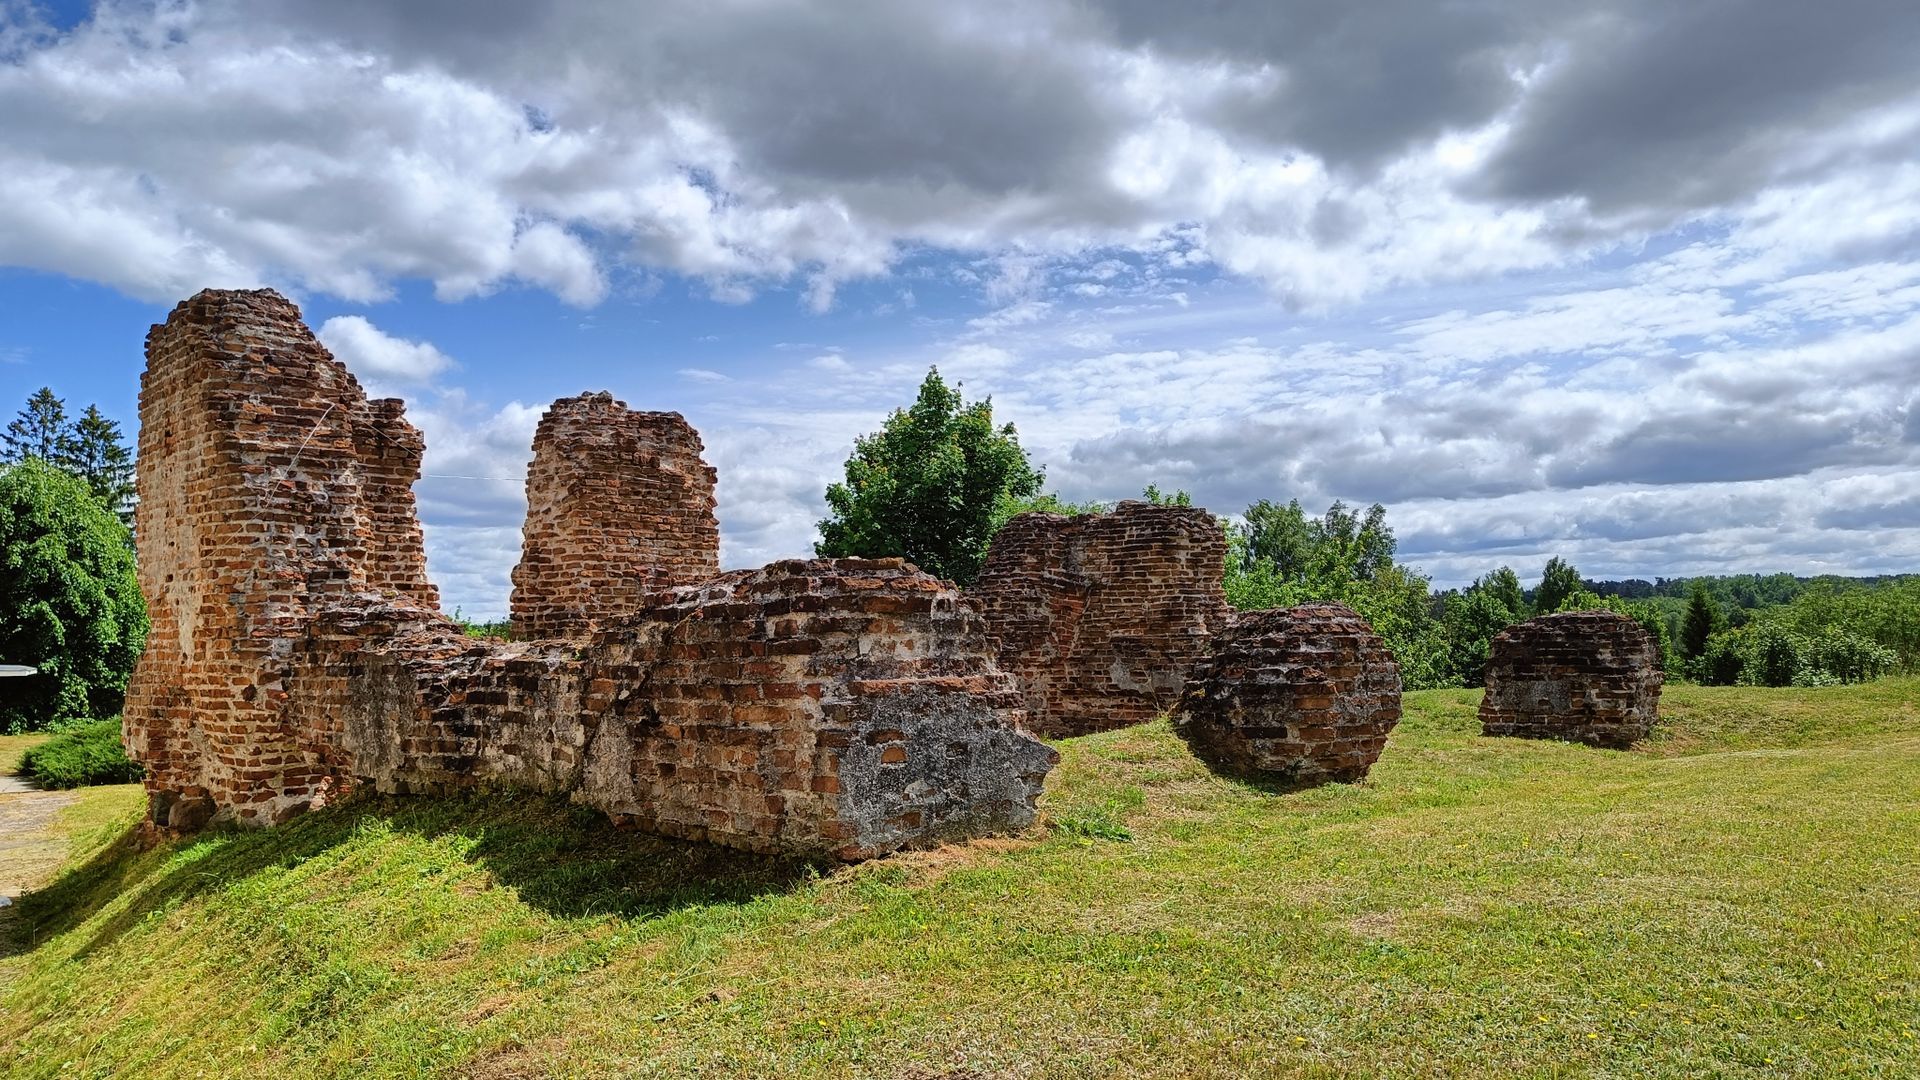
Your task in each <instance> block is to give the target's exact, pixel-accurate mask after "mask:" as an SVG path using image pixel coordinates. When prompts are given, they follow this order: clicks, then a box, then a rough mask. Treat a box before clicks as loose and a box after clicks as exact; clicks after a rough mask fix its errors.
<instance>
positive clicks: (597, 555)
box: [512, 393, 720, 639]
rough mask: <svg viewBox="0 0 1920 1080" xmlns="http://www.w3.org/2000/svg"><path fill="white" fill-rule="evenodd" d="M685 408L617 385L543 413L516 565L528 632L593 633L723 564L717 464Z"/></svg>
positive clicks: (522, 623) (518, 625) (522, 629)
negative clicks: (630, 400)
mask: <svg viewBox="0 0 1920 1080" xmlns="http://www.w3.org/2000/svg"><path fill="white" fill-rule="evenodd" d="M700 451H701V445H700V436H699V434H698V433H697V432H695V431H694V430H693V428H692V427H691V426H690V425H688V423H687V422H686V420H685V419H683V418H682V417H681V415H680V414H679V413H673V412H634V411H631V410H629V409H628V408H627V406H626V403H625V402H621V401H615V400H614V399H613V395H612V394H608V393H598V394H581V395H580V396H578V397H571V398H561V399H560V400H559V401H556V402H554V403H553V407H552V408H550V409H548V410H547V414H546V415H545V416H543V417H541V418H540V426H539V427H538V428H537V429H536V430H535V432H534V435H533V464H532V465H530V466H529V467H528V469H527V522H526V526H525V528H524V530H523V533H522V536H523V540H522V548H521V555H520V564H519V565H518V566H516V567H514V570H513V600H512V616H513V626H514V630H515V632H516V633H517V634H518V635H519V636H520V637H522V638H529V639H533V638H557V637H567V636H570V635H574V634H582V633H586V632H589V631H591V630H592V629H593V628H594V627H595V626H597V625H598V624H599V623H600V622H602V621H603V620H605V619H608V618H612V617H615V616H620V615H630V614H632V613H634V612H636V611H639V610H641V609H642V608H643V607H644V606H645V603H644V600H645V598H646V597H647V595H648V594H650V593H655V592H660V591H663V590H665V589H669V588H672V587H674V586H676V585H691V584H693V583H694V582H697V581H703V580H705V579H707V578H710V577H712V576H713V575H714V574H717V573H719V572H720V526H719V523H718V522H717V521H716V520H715V519H714V516H713V508H714V498H713V486H714V472H713V468H712V466H710V465H708V464H707V463H706V462H705V461H703V460H701V458H700Z"/></svg>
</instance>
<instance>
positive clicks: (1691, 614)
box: [1680, 581, 1720, 660]
mask: <svg viewBox="0 0 1920 1080" xmlns="http://www.w3.org/2000/svg"><path fill="white" fill-rule="evenodd" d="M1719 625H1720V612H1719V610H1718V609H1717V608H1716V607H1715V606H1714V603H1713V597H1712V596H1711V595H1709V594H1708V592H1707V583H1706V582H1704V581H1695V582H1694V583H1693V585H1692V586H1691V587H1690V588H1688V590H1687V614H1686V618H1685V620H1684V621H1683V622H1682V623H1681V627H1680V655H1681V656H1684V657H1686V658H1687V659H1688V660H1697V659H1699V658H1700V657H1701V656H1703V655H1705V653H1706V651H1707V639H1708V638H1710V637H1712V636H1713V633H1714V631H1715V630H1717V629H1719Z"/></svg>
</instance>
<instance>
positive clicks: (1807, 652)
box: [1690, 619, 1899, 686]
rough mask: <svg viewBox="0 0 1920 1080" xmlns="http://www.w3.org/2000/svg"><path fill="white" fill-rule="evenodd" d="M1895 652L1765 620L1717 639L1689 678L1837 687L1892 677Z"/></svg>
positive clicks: (1853, 637)
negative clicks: (1890, 673) (1803, 631)
mask: <svg viewBox="0 0 1920 1080" xmlns="http://www.w3.org/2000/svg"><path fill="white" fill-rule="evenodd" d="M1898 660H1899V657H1898V654H1896V653H1895V652H1894V650H1892V649H1890V648H1887V647H1886V646H1884V645H1878V644H1875V643H1874V642H1873V641H1870V640H1868V639H1867V638H1865V637H1862V636H1860V635H1858V634H1853V633H1849V632H1847V631H1845V630H1842V629H1839V628H1838V627H1826V628H1824V629H1820V630H1816V631H1813V632H1810V633H1802V632H1801V631H1798V630H1795V629H1793V628H1792V627H1790V626H1789V625H1787V624H1786V623H1785V622H1782V621H1775V620H1768V619H1762V620H1759V621H1757V622H1754V623H1751V624H1749V625H1747V626H1743V627H1740V628H1738V629H1734V630H1728V631H1724V632H1721V633H1718V634H1714V635H1713V636H1712V637H1710V638H1708V639H1707V646H1706V651H1705V652H1704V653H1702V654H1701V655H1700V656H1699V657H1698V658H1697V659H1695V660H1694V661H1692V663H1691V665H1690V673H1691V674H1692V675H1693V677H1694V678H1695V679H1696V680H1697V681H1699V682H1703V683H1708V684H1710V685H1717V686H1731V685H1734V684H1736V683H1737V684H1739V685H1742V686H1836V685H1839V684H1841V683H1850V682H1870V681H1872V680H1874V679H1878V678H1880V677H1881V676H1883V675H1886V674H1888V673H1889V672H1891V671H1892V670H1893V669H1894V667H1895V665H1896V664H1897V663H1898Z"/></svg>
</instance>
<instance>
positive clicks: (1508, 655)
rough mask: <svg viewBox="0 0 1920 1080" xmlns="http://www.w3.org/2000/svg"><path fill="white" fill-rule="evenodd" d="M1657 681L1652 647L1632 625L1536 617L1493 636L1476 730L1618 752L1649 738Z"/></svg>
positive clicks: (1607, 618) (1624, 620)
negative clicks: (1578, 743)
mask: <svg viewBox="0 0 1920 1080" xmlns="http://www.w3.org/2000/svg"><path fill="white" fill-rule="evenodd" d="M1664 678H1665V676H1664V674H1663V673H1662V672H1661V670H1660V652H1659V649H1658V647H1656V646H1655V644H1654V641H1653V638H1652V636H1651V635H1649V634H1648V633H1647V631H1646V629H1645V628H1644V627H1642V626H1641V625H1640V624H1639V623H1638V622H1635V621H1634V620H1633V619H1630V618H1628V617H1627V616H1625V615H1620V614H1616V613H1615V612H1611V611H1569V612H1562V613H1560V614H1557V615H1542V616H1539V617H1538V618H1533V619H1528V620H1527V621H1526V622H1523V623H1517V624H1515V625H1513V626H1509V627H1507V628H1506V629H1505V630H1502V631H1501V632H1500V633H1499V634H1497V635H1495V636H1494V639H1493V648H1492V653H1491V655H1490V657H1489V658H1488V660H1487V679H1486V683H1487V690H1486V696H1485V697H1484V698H1482V699H1481V702H1480V726H1481V730H1482V731H1483V732H1484V733H1485V734H1487V735H1515V736H1520V737H1523V738H1533V739H1567V740H1570V741H1573V742H1583V743H1587V744H1588V745H1591V746H1605V747H1615V748H1622V749H1624V748H1625V747H1627V746H1630V745H1631V744H1633V743H1634V742H1635V741H1636V740H1639V739H1644V738H1646V737H1647V735H1648V734H1649V733H1650V732H1652V730H1653V724H1654V720H1655V718H1656V716H1657V714H1658V712H1659V707H1660V684H1661V683H1662V681H1664Z"/></svg>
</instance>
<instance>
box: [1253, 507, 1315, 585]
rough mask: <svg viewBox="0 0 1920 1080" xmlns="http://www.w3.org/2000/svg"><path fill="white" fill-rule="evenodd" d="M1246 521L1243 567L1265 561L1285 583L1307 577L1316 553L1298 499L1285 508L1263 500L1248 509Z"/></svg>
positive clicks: (1311, 535) (1305, 513)
mask: <svg viewBox="0 0 1920 1080" xmlns="http://www.w3.org/2000/svg"><path fill="white" fill-rule="evenodd" d="M1245 517H1246V541H1247V542H1246V543H1245V544H1244V545H1242V551H1241V559H1242V562H1243V563H1245V564H1246V565H1247V566H1248V567H1251V566H1252V565H1253V564H1254V563H1255V562H1259V561H1262V560H1264V561H1266V562H1267V563H1269V564H1271V565H1272V566H1273V569H1274V572H1275V573H1277V574H1278V575H1279V576H1280V577H1282V578H1286V579H1294V578H1299V577H1304V576H1305V575H1306V572H1307V558H1308V556H1309V554H1310V553H1311V552H1312V551H1313V528H1312V526H1311V525H1309V524H1308V523H1307V512H1306V511H1305V510H1303V509H1301V507H1300V500H1299V499H1294V500H1292V501H1290V502H1288V503H1287V505H1285V506H1281V505H1279V504H1277V503H1273V502H1270V501H1268V500H1266V499H1261V500H1260V501H1259V502H1257V503H1254V504H1253V505H1252V506H1249V507H1247V512H1246V514H1245Z"/></svg>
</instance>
